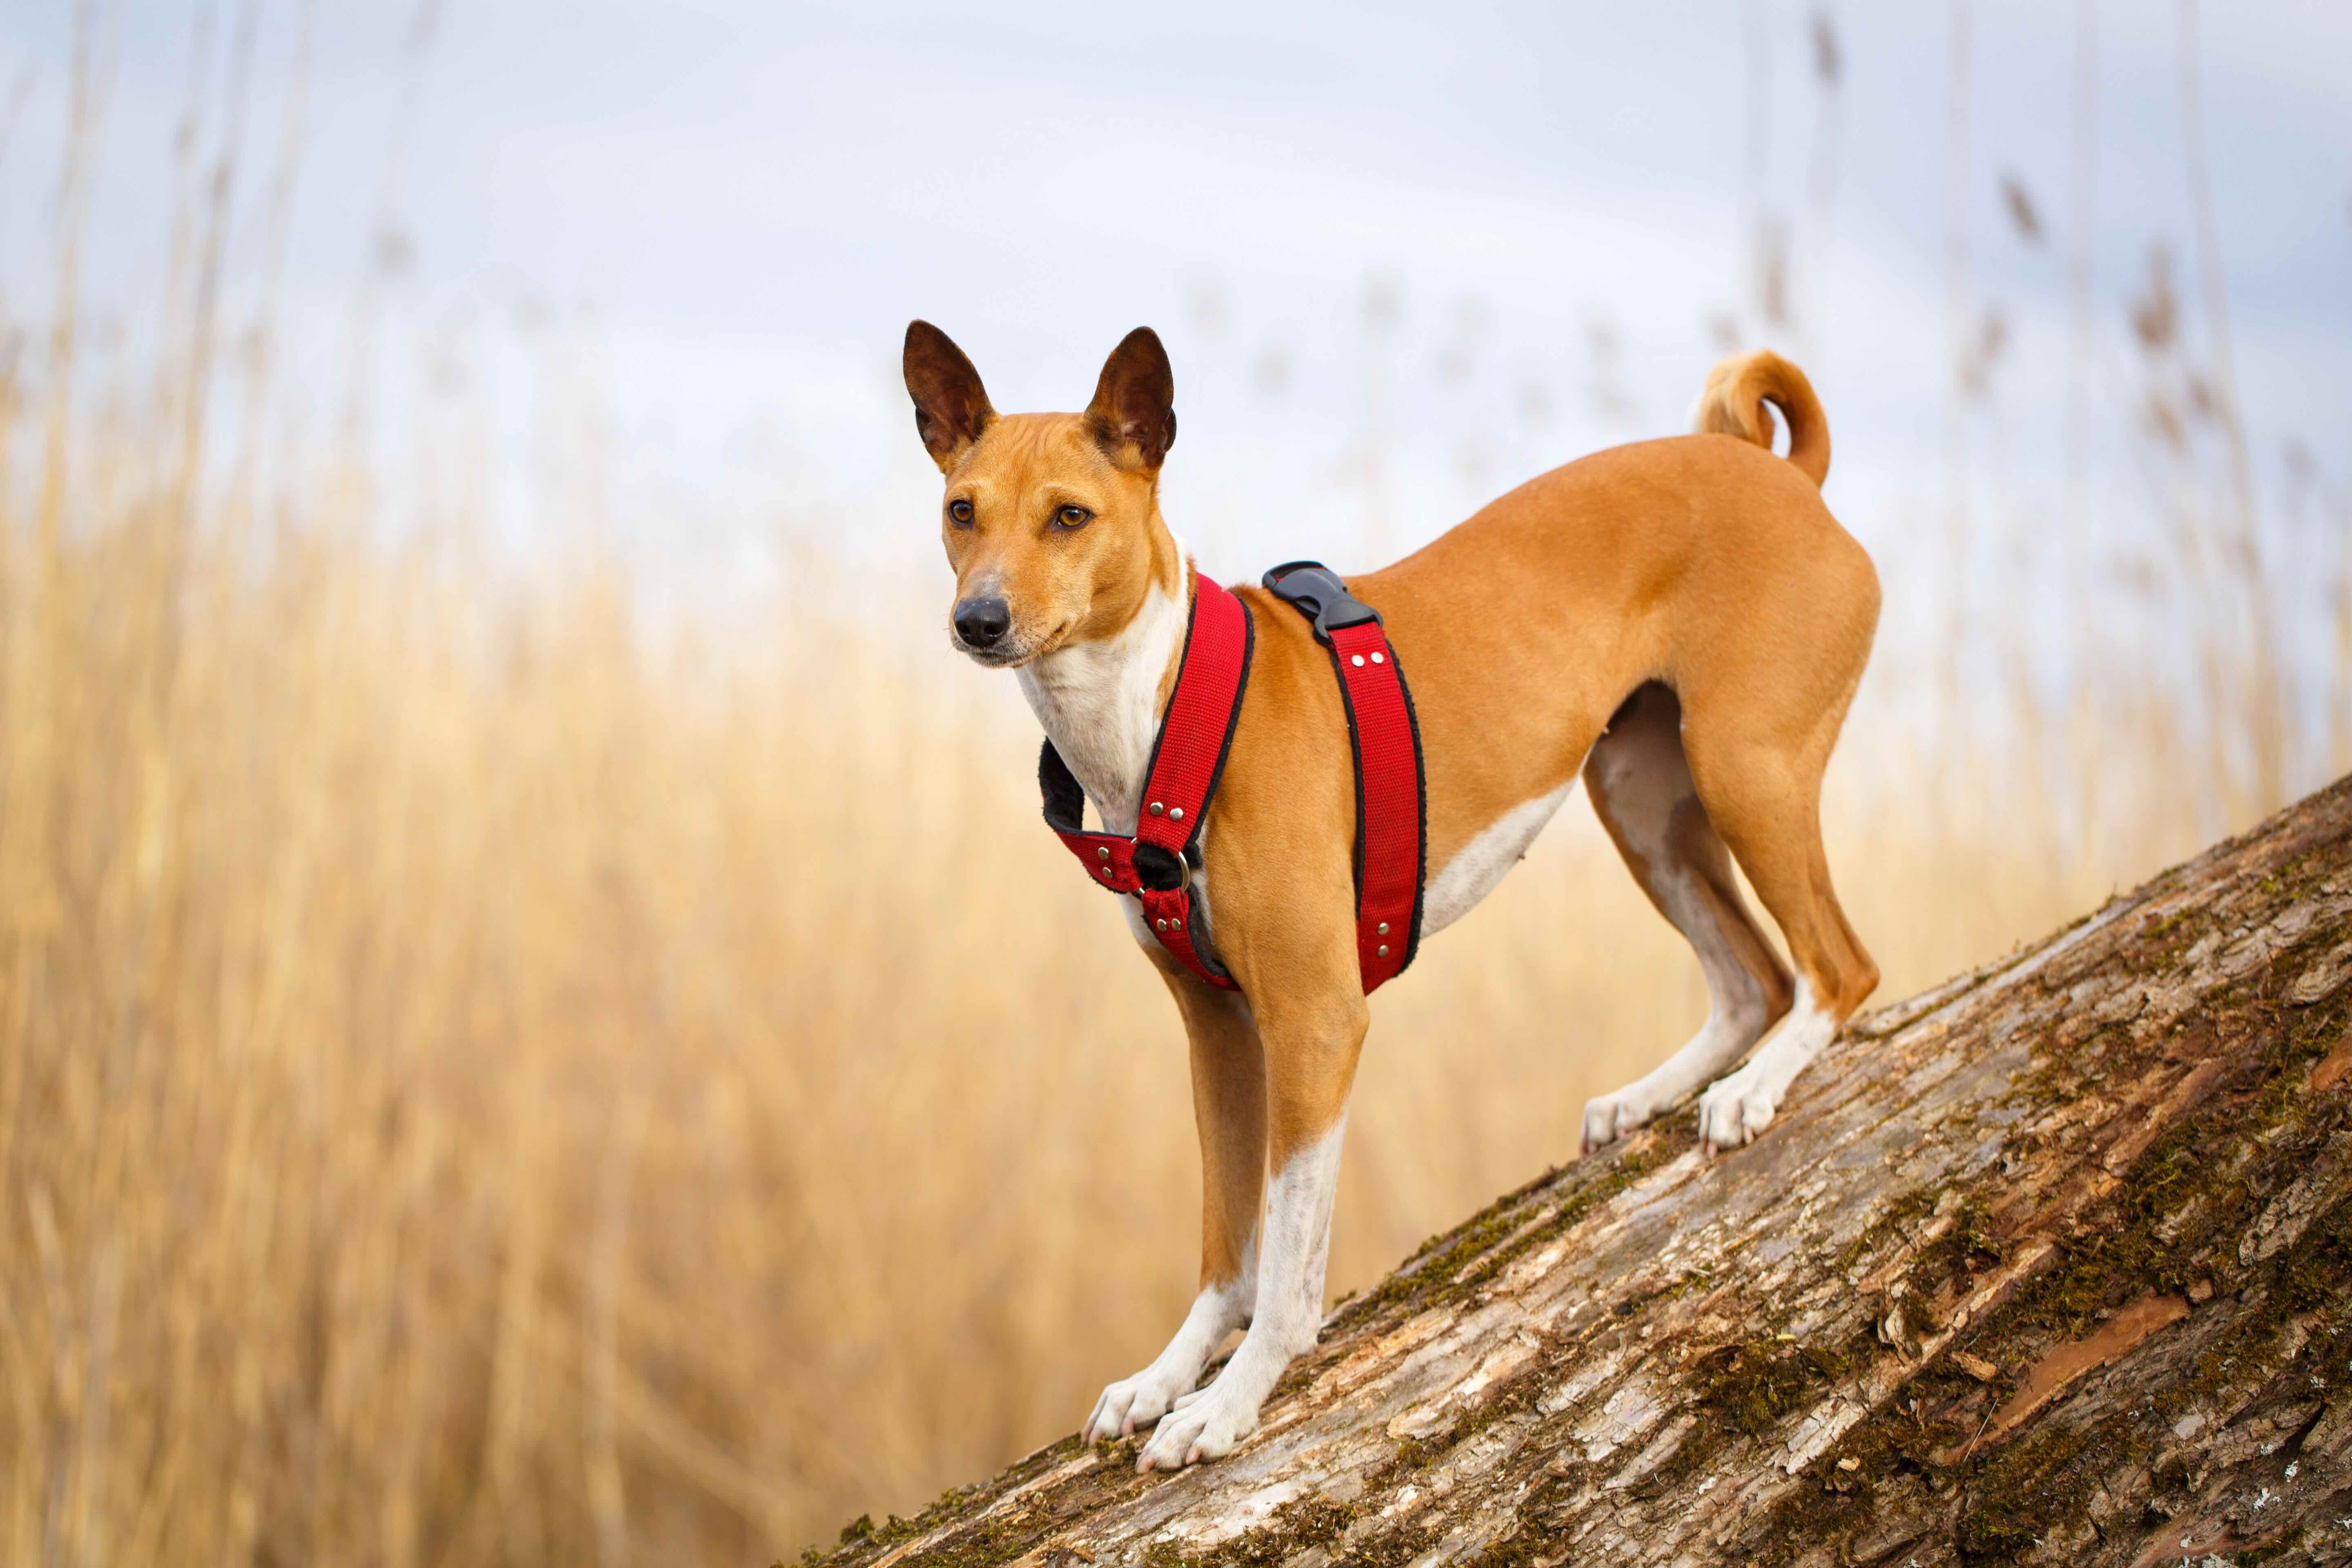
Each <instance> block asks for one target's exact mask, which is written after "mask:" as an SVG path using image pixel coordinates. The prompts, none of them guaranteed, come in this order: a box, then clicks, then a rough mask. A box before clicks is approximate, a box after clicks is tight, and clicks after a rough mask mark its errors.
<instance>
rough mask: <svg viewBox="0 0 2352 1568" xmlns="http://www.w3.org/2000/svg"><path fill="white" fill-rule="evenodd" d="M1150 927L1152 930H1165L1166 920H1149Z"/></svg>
mask: <svg viewBox="0 0 2352 1568" xmlns="http://www.w3.org/2000/svg"><path fill="white" fill-rule="evenodd" d="M1151 929H1152V930H1153V931H1166V930H1167V929H1168V922H1167V921H1152V922H1151Z"/></svg>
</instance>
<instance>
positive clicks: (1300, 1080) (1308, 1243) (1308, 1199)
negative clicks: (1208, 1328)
mask: <svg viewBox="0 0 2352 1568" xmlns="http://www.w3.org/2000/svg"><path fill="white" fill-rule="evenodd" d="M1345 957H1346V958H1347V960H1348V963H1347V971H1348V973H1345V975H1344V979H1342V978H1341V977H1340V976H1339V974H1336V973H1335V975H1334V976H1333V977H1332V981H1331V983H1329V984H1318V985H1313V986H1307V987H1302V989H1304V990H1305V991H1306V992H1307V994H1305V995H1300V996H1293V995H1287V994H1284V991H1283V989H1282V988H1279V987H1267V988H1265V989H1266V991H1267V995H1266V997H1265V1000H1263V1001H1261V1002H1259V1003H1258V1004H1257V1006H1256V1017H1257V1025H1258V1036H1259V1039H1260V1041H1261V1043H1262V1045H1263V1048H1264V1059H1265V1111H1266V1116H1265V1127H1266V1147H1267V1152H1268V1154H1269V1155H1270V1156H1271V1159H1270V1163H1271V1164H1272V1167H1273V1171H1274V1177H1273V1180H1272V1182H1271V1183H1270V1184H1269V1185H1268V1187H1267V1191H1266V1196H1265V1219H1264V1224H1263V1228H1262V1231H1261V1236H1260V1239H1259V1243H1258V1267H1257V1306H1256V1315H1255V1318H1253V1320H1252V1321H1251V1322H1250V1328H1249V1332H1248V1333H1247V1334H1246V1335H1244V1337H1243V1340H1242V1342H1241V1347H1240V1348H1239V1349H1238V1350H1236V1351H1234V1355H1233V1359H1232V1360H1231V1361H1229V1362H1227V1363H1225V1367H1224V1370H1223V1372H1221V1373H1218V1374H1217V1378H1216V1381H1215V1382H1213V1383H1212V1384H1209V1386H1208V1387H1206V1388H1204V1389H1202V1390H1200V1391H1199V1392H1197V1393H1194V1394H1186V1395H1184V1396H1182V1397H1181V1398H1179V1399H1178V1400H1177V1401H1176V1405H1175V1408H1174V1409H1173V1410H1172V1411H1171V1412H1170V1413H1169V1414H1168V1415H1166V1416H1164V1417H1162V1418H1161V1420H1160V1426H1159V1427H1158V1429H1157V1430H1155V1431H1154V1432H1153V1433H1152V1435H1151V1441H1150V1443H1148V1444H1147V1445H1145V1447H1144V1450H1143V1452H1142V1454H1141V1455H1140V1456H1139V1458H1138V1459H1137V1461H1136V1464H1137V1468H1139V1469H1147V1470H1148V1469H1152V1468H1162V1469H1175V1468H1178V1467H1180V1466H1182V1465H1188V1464H1191V1463H1192V1462H1194V1461H1195V1460H1199V1459H1213V1458H1219V1457H1220V1456H1222V1455H1224V1454H1226V1453H1229V1452H1231V1451H1232V1449H1233V1447H1234V1445H1235V1444H1237V1443H1239V1442H1240V1441H1241V1440H1242V1439H1243V1438H1244V1437H1246V1436H1249V1435H1250V1433H1251V1432H1252V1431H1253V1430H1255V1428H1256V1426H1257V1413H1258V1407H1259V1406H1260V1405H1264V1404H1265V1397H1266V1395H1267V1394H1270V1393H1272V1392H1273V1391H1274V1385H1275V1382H1276V1379H1278V1378H1279V1377H1281V1375H1282V1370H1283V1368H1285V1367H1286V1366H1288V1365H1289V1364H1290V1363H1291V1360H1292V1358H1293V1357H1296V1356H1297V1355H1300V1354H1302V1353H1304V1352H1307V1351H1308V1350H1310V1349H1312V1348H1313V1347H1314V1344H1315V1336H1316V1334H1317V1332H1318V1331H1319V1330H1320V1329H1321V1327H1322V1322H1323V1268H1324V1263H1325V1261H1326V1259H1327V1258H1328V1256H1329V1253H1330V1244H1331V1201H1332V1198H1333V1196H1334V1194H1336V1193H1337V1191H1338V1188H1339V1143H1340V1139H1341V1136H1342V1134H1343V1133H1344V1132H1345V1131H1346V1129H1347V1121H1348V1097H1349V1091H1350V1089H1352V1088H1353V1086H1354V1083H1355V1077H1356V1058H1357V1054H1358V1052H1359V1051H1360V1049H1361V1048H1362V1047H1363V1042H1364V1029H1365V1025H1366V1022H1367V1020H1368V1018H1369V1016H1370V1014H1369V1011H1368V1009H1367V1008H1366V1007H1365V1005H1364V998H1363V994H1362V993H1361V992H1360V990H1358V989H1357V987H1356V984H1355V982H1356V976H1355V974H1354V973H1352V971H1353V967H1354V965H1353V959H1354V954H1353V953H1352V952H1348V953H1346V954H1345Z"/></svg>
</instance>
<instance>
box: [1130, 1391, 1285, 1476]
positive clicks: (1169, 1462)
mask: <svg viewBox="0 0 2352 1568" xmlns="http://www.w3.org/2000/svg"><path fill="white" fill-rule="evenodd" d="M1237 1394H1238V1390H1237V1389H1236V1388H1235V1386H1234V1385H1233V1384H1229V1383H1227V1382H1226V1381H1225V1380H1224V1379H1223V1378H1220V1379H1218V1380H1217V1381H1216V1382H1214V1383H1213V1384H1209V1386H1208V1387H1206V1388H1204V1389H1202V1390H1201V1391H1200V1392H1199V1393H1198V1394H1193V1395H1192V1396H1191V1397H1189V1398H1186V1399H1184V1400H1182V1401H1181V1403H1180V1404H1179V1405H1178V1406H1177V1408H1176V1409H1174V1410H1172V1411H1171V1412H1170V1413H1169V1414H1167V1415H1163V1416H1161V1417H1160V1425H1159V1426H1158V1427H1157V1428H1155V1429H1154V1430H1153V1432H1152V1434H1151V1441H1150V1443H1148V1444H1146V1445H1145V1446H1144V1449H1143V1452H1142V1453H1141V1454H1140V1455H1139V1456H1137V1458H1136V1461H1135V1468H1137V1469H1138V1470H1181V1469H1182V1468H1184V1467H1185V1466H1186V1465H1191V1464H1197V1463H1199V1462H1200V1461H1201V1460H1202V1459H1222V1458H1224V1457H1225V1456H1226V1455H1227V1454H1230V1453H1232V1452H1233V1451H1234V1447H1235V1446H1236V1445H1237V1444H1239V1443H1240V1442H1241V1440H1242V1439H1243V1438H1244V1437H1246V1436H1249V1435H1250V1434H1251V1433H1252V1432H1255V1431H1256V1430H1257V1404H1256V1402H1255V1401H1253V1400H1247V1399H1244V1398H1240V1397H1237Z"/></svg>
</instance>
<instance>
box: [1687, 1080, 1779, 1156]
mask: <svg viewBox="0 0 2352 1568" xmlns="http://www.w3.org/2000/svg"><path fill="white" fill-rule="evenodd" d="M1777 1098H1778V1097H1776V1096H1775V1095H1774V1094H1773V1093H1772V1091H1771V1089H1770V1088H1769V1087H1768V1086H1767V1085H1765V1084H1764V1083H1762V1082H1760V1081H1759V1079H1758V1078H1757V1076H1756V1075H1755V1074H1753V1073H1751V1072H1750V1071H1749V1070H1748V1068H1740V1069H1739V1070H1738V1072H1735V1073H1733V1074H1731V1075H1730V1076H1728V1077H1727V1078H1722V1079H1717V1080H1716V1081H1715V1082H1714V1083H1713V1084H1710V1085H1709V1086H1708V1087H1707V1091H1706V1093H1705V1094H1702V1095H1700V1096H1699V1097H1698V1141H1699V1142H1700V1143H1701V1144H1702V1145H1703V1146H1704V1147H1705V1148H1706V1152H1708V1153H1710V1154H1712V1153H1714V1152H1717V1150H1721V1149H1737V1148H1738V1147H1739V1146H1740V1145H1741V1144H1743V1143H1745V1142H1748V1140H1749V1139H1751V1138H1753V1137H1755V1136H1756V1135H1757V1134H1758V1133H1759V1132H1761V1131H1764V1129H1766V1128H1767V1127H1769V1126H1770V1125H1771V1124H1772V1112H1773V1111H1774V1110H1778V1109H1779V1106H1778V1105H1777V1104H1776V1103H1775V1101H1776V1100H1777Z"/></svg>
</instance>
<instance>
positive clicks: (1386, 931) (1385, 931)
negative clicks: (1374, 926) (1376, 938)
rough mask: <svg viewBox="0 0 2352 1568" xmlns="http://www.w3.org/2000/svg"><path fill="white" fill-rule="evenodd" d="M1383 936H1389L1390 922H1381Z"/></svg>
mask: <svg viewBox="0 0 2352 1568" xmlns="http://www.w3.org/2000/svg"><path fill="white" fill-rule="evenodd" d="M1388 934H1389V922H1388V921H1381V935H1382V936H1386V935H1388Z"/></svg>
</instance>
